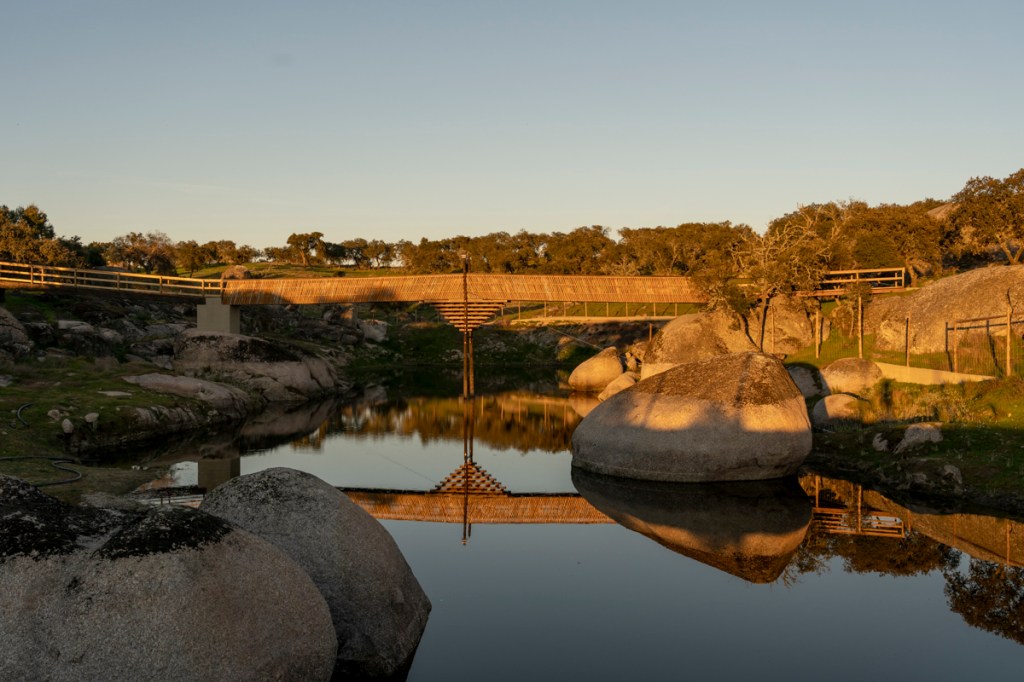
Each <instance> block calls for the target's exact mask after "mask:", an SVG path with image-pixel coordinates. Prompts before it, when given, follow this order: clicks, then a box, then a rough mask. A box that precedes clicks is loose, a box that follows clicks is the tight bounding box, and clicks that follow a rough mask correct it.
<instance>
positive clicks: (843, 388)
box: [821, 358, 882, 396]
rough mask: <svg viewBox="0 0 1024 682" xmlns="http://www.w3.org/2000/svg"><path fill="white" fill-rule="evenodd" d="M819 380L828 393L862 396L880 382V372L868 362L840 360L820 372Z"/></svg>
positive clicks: (854, 359)
mask: <svg viewBox="0 0 1024 682" xmlns="http://www.w3.org/2000/svg"><path fill="white" fill-rule="evenodd" d="M821 380H822V381H823V382H824V384H825V387H826V388H827V389H828V392H829V393H852V394H854V395H858V396H862V395H863V394H864V393H867V392H868V391H870V390H871V389H872V388H874V387H875V386H876V385H877V384H878V382H880V381H881V380H882V370H880V369H879V368H878V365H876V364H875V363H873V362H871V361H870V360H863V359H861V358H842V359H841V360H836V361H834V362H832V363H829V365H828V367H826V368H825V369H823V370H821Z"/></svg>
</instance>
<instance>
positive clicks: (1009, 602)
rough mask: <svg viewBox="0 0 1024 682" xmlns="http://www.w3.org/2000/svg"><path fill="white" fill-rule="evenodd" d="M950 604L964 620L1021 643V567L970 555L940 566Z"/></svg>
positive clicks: (1023, 584)
mask: <svg viewBox="0 0 1024 682" xmlns="http://www.w3.org/2000/svg"><path fill="white" fill-rule="evenodd" d="M943 574H944V577H945V578H946V587H945V589H944V591H945V593H946V599H948V600H949V608H950V610H952V611H953V612H955V613H959V614H960V616H961V617H963V619H964V622H966V623H967V624H968V625H972V626H974V627H976V628H980V629H982V630H987V631H988V632H993V633H995V634H997V635H1000V636H1002V637H1006V638H1007V639H1011V640H1013V641H1015V642H1018V643H1020V644H1024V569H1022V568H1018V567H1012V566H1002V565H1000V564H994V563H989V562H987V561H980V560H978V559H971V561H970V565H969V567H968V569H967V573H966V574H964V573H963V572H962V571H960V570H957V569H956V568H955V567H953V566H950V567H948V568H946V569H945V570H943Z"/></svg>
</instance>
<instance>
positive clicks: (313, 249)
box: [286, 232, 327, 268]
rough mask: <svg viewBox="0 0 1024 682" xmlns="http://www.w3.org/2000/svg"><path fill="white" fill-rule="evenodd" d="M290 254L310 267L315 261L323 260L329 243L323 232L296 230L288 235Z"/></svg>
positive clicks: (303, 265) (306, 266)
mask: <svg viewBox="0 0 1024 682" xmlns="http://www.w3.org/2000/svg"><path fill="white" fill-rule="evenodd" d="M286 243H287V244H288V248H289V251H290V254H291V255H292V256H294V257H295V258H296V259H298V261H299V262H300V263H301V264H302V267H304V268H308V267H309V266H310V265H312V264H313V262H314V261H321V262H322V261H323V259H324V257H325V255H326V254H325V251H326V249H327V245H326V244H325V243H324V233H323V232H295V233H292V234H291V235H289V236H288V241H287V242H286Z"/></svg>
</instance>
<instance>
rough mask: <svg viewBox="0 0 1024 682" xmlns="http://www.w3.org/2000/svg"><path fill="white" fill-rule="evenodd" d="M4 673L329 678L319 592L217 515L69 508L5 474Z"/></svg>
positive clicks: (328, 635)
mask: <svg viewBox="0 0 1024 682" xmlns="http://www.w3.org/2000/svg"><path fill="white" fill-rule="evenodd" d="M0 581H2V584H3V589H2V590H0V642H3V654H2V655H0V679H2V680H53V681H55V682H61V681H65V680H66V681H68V682H71V681H74V682H78V681H80V680H112V681H119V680H123V681H125V682H128V681H132V682H134V681H135V680H172V681H173V680H183V681H184V680H246V679H251V680H327V679H329V678H330V676H331V671H332V668H333V665H334V657H335V652H336V649H337V640H336V639H335V637H334V628H333V627H332V625H331V617H330V613H329V612H328V609H327V605H326V603H325V602H324V599H323V597H322V596H321V595H320V593H319V592H318V591H317V589H316V587H315V586H314V585H313V583H312V581H311V580H310V578H309V576H307V575H306V574H305V573H304V572H303V571H302V569H301V568H299V567H298V566H297V565H296V564H295V563H294V562H293V561H291V560H290V559H289V558H288V557H286V556H285V555H284V554H283V553H282V552H280V551H279V550H277V549H276V548H275V547H273V546H272V545H270V544H269V543H267V542H264V541H263V540H261V539H259V538H257V537H256V536H254V535H252V534H251V533H248V532H246V531H244V530H240V529H238V528H235V527H233V526H231V525H230V524H228V523H226V522H224V521H222V520H220V519H217V518H215V517H213V516H210V515H209V514H205V513H203V512H200V511H197V510H194V509H186V508H180V507H174V508H166V507H165V508H159V509H153V510H150V511H148V512H140V511H120V510H113V509H92V508H85V507H74V506H71V505H66V504H64V503H62V502H59V501H57V500H54V499H53V498H50V497H48V496H46V495H44V494H43V493H41V492H39V491H38V490H36V489H35V488H33V487H32V486H30V485H27V484H25V483H22V482H20V481H18V480H17V479H12V478H9V477H5V476H0Z"/></svg>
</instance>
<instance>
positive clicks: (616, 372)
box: [569, 347, 622, 393]
mask: <svg viewBox="0 0 1024 682" xmlns="http://www.w3.org/2000/svg"><path fill="white" fill-rule="evenodd" d="M620 376H622V360H621V359H620V358H619V351H618V350H617V349H616V348H615V347H609V348H605V349H604V350H603V351H601V352H600V353H598V354H597V355H595V356H594V357H592V358H590V359H589V360H584V361H583V362H581V363H580V364H579V365H578V366H577V367H576V369H574V370H573V371H572V374H570V375H569V387H570V388H572V390H574V391H580V392H583V393H600V392H601V391H603V390H604V389H605V387H606V386H608V384H610V383H612V382H613V381H615V380H616V379H618V378H619V377H620Z"/></svg>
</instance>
